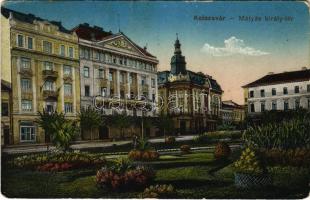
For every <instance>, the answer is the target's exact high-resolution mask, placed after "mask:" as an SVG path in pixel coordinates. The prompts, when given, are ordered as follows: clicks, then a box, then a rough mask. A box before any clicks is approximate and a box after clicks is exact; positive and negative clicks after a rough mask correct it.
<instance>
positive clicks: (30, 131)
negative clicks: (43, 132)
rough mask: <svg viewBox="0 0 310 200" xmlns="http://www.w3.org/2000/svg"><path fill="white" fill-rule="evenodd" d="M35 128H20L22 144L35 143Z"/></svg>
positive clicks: (22, 126)
mask: <svg viewBox="0 0 310 200" xmlns="http://www.w3.org/2000/svg"><path fill="white" fill-rule="evenodd" d="M35 137H36V135H35V128H34V126H26V125H21V126H20V141H21V142H31V141H35Z"/></svg>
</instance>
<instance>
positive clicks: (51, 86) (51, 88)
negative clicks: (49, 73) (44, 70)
mask: <svg viewBox="0 0 310 200" xmlns="http://www.w3.org/2000/svg"><path fill="white" fill-rule="evenodd" d="M43 88H44V90H47V91H54V83H53V81H50V80H47V81H45V83H44V87H43Z"/></svg>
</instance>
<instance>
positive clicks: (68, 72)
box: [64, 65, 71, 76]
mask: <svg viewBox="0 0 310 200" xmlns="http://www.w3.org/2000/svg"><path fill="white" fill-rule="evenodd" d="M64 75H65V76H71V66H69V65H65V66H64Z"/></svg>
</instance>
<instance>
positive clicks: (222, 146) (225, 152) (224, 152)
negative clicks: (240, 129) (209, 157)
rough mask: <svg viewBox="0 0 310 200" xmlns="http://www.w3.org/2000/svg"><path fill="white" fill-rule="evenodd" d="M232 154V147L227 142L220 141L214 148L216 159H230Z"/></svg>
mask: <svg viewBox="0 0 310 200" xmlns="http://www.w3.org/2000/svg"><path fill="white" fill-rule="evenodd" d="M230 154H231V149H230V147H229V145H228V144H227V143H226V142H219V143H218V144H217V145H216V146H215V149H214V157H215V159H218V160H219V159H228V157H229V156H230Z"/></svg>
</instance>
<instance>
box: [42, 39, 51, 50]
mask: <svg viewBox="0 0 310 200" xmlns="http://www.w3.org/2000/svg"><path fill="white" fill-rule="evenodd" d="M43 51H44V52H46V53H52V43H51V42H48V41H43Z"/></svg>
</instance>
